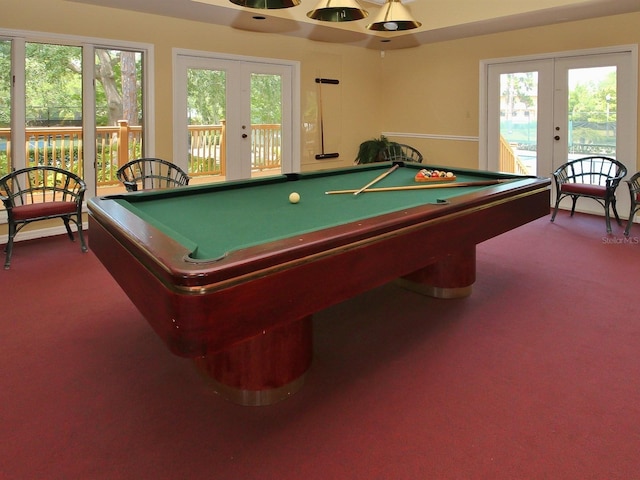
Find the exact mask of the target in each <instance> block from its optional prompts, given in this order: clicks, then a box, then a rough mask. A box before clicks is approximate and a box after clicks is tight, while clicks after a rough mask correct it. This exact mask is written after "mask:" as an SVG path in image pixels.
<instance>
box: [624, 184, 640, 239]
mask: <svg viewBox="0 0 640 480" xmlns="http://www.w3.org/2000/svg"><path fill="white" fill-rule="evenodd" d="M627 184H628V185H629V196H630V197H631V208H630V209H629V220H628V221H627V228H625V229H624V234H625V235H626V236H627V237H628V236H629V231H630V230H631V224H632V223H633V217H634V216H635V214H636V213H637V212H638V210H640V172H638V173H636V174H634V175H633V177H631V178H630V179H629V180H627Z"/></svg>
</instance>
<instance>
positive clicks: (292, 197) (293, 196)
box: [289, 192, 300, 203]
mask: <svg viewBox="0 0 640 480" xmlns="http://www.w3.org/2000/svg"><path fill="white" fill-rule="evenodd" d="M289 201H290V202H291V203H298V202H299V201H300V194H299V193H297V192H293V193H291V194H290V195H289Z"/></svg>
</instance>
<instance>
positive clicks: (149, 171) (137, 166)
mask: <svg viewBox="0 0 640 480" xmlns="http://www.w3.org/2000/svg"><path fill="white" fill-rule="evenodd" d="M116 175H117V177H118V180H120V181H121V182H122V183H123V184H124V186H125V188H126V189H127V191H128V192H137V191H138V190H148V189H155V188H174V187H182V186H184V185H188V184H189V180H190V177H189V175H187V174H186V172H185V171H184V170H182V169H181V168H180V167H178V166H177V165H175V164H173V163H171V162H168V161H166V160H163V159H161V158H137V159H135V160H131V161H130V162H128V163H126V164H124V165H123V166H121V167H120V168H119V169H118V172H117V173H116Z"/></svg>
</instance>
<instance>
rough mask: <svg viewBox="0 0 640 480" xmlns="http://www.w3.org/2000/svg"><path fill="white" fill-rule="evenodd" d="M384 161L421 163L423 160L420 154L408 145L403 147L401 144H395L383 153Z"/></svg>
mask: <svg viewBox="0 0 640 480" xmlns="http://www.w3.org/2000/svg"><path fill="white" fill-rule="evenodd" d="M384 159H385V161H392V162H416V163H422V160H424V158H423V157H422V154H421V153H420V152H419V151H418V150H416V149H415V148H413V147H411V146H409V145H403V144H402V143H395V144H392V145H390V146H389V147H388V148H387V149H386V150H385V151H384Z"/></svg>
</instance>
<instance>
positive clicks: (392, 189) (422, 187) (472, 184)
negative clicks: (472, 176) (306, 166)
mask: <svg viewBox="0 0 640 480" xmlns="http://www.w3.org/2000/svg"><path fill="white" fill-rule="evenodd" d="M388 173H391V172H387V174H388ZM377 180H378V179H376V181H377ZM510 181H512V179H508V180H485V181H481V182H458V183H435V184H433V185H424V184H422V185H405V186H401V187H381V188H370V189H368V190H367V192H371V193H375V192H397V191H401V190H426V189H430V188H456V187H482V186H485V185H498V184H499V183H506V182H510ZM374 182H375V181H374ZM367 186H368V185H367ZM364 188H366V187H364ZM362 190H363V189H360V190H329V191H328V192H324V193H325V195H334V194H339V193H353V194H354V195H356V192H361V191H362Z"/></svg>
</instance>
